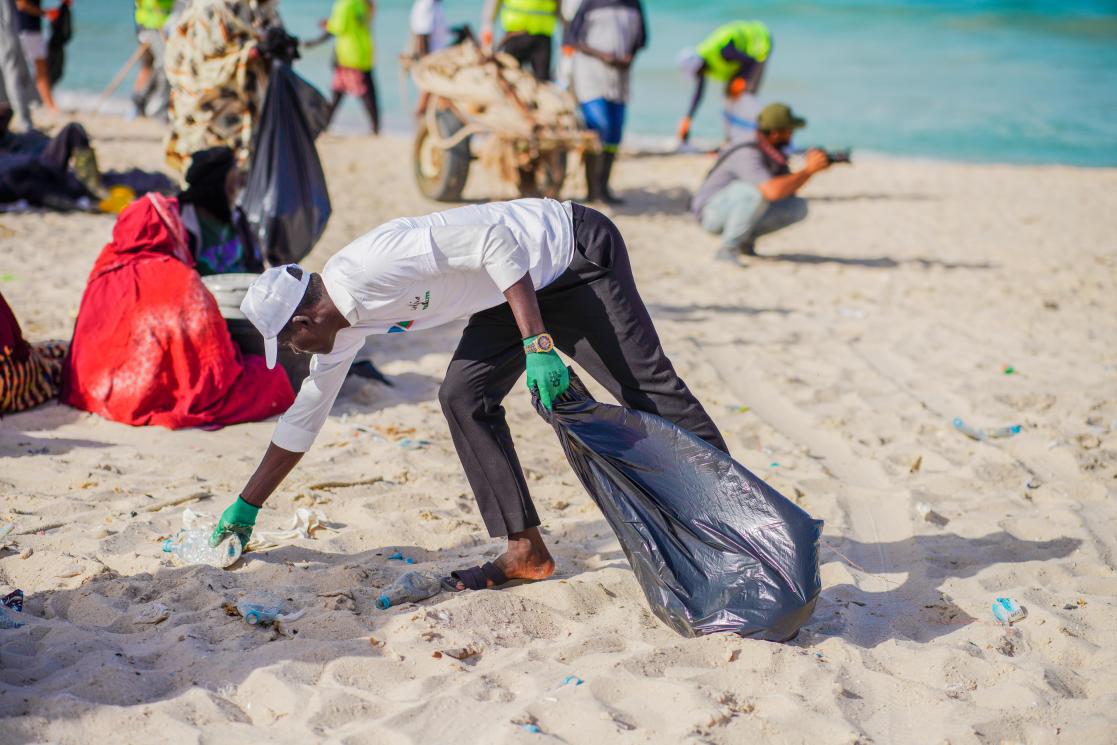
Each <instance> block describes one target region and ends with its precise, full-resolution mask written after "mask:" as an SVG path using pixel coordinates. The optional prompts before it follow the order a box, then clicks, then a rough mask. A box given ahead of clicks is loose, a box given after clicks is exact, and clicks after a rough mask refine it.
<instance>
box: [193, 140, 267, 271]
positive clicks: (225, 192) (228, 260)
mask: <svg viewBox="0 0 1117 745" xmlns="http://www.w3.org/2000/svg"><path fill="white" fill-rule="evenodd" d="M241 185H242V177H241V173H240V171H239V170H238V169H237V168H236V158H235V156H234V154H233V151H232V150H231V149H230V148H227V147H213V148H209V149H208V150H201V151H199V152H196V153H194V155H193V156H192V157H191V159H190V167H189V168H188V169H187V170H186V189H184V190H183V191H182V192H181V193H180V194H179V195H178V205H179V212H180V216H181V217H182V224H183V226H184V227H185V228H186V232H187V235H188V239H189V243H190V252H191V253H192V254H193V255H194V261H195V262H196V267H195V268H196V269H197V270H198V273H199V274H201V275H203V276H205V275H207V274H229V273H234V272H252V273H259V272H262V271H264V262H263V259H262V258H261V255H260V250H259V248H258V246H257V244H256V242H255V241H254V240H253V238H252V235H251V233H250V232H249V231H248V226H247V223H246V222H245V220H244V215H243V214H242V213H241V211H240V208H238V207H237V206H236V199H237V193H238V192H239V191H240V189H241Z"/></svg>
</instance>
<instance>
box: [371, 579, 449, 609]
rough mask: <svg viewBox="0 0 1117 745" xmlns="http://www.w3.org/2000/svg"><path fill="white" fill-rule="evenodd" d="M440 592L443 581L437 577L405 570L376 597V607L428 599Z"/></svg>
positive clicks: (384, 607)
mask: <svg viewBox="0 0 1117 745" xmlns="http://www.w3.org/2000/svg"><path fill="white" fill-rule="evenodd" d="M440 592H442V581H441V580H439V579H438V578H437V577H432V576H431V575H429V574H423V573H422V572H405V573H404V574H401V575H400V576H399V577H397V578H396V581H395V582H393V583H392V584H390V585H388V586H387V587H385V588H384V591H383V592H381V593H380V596H379V597H378V598H376V607H377V608H379V609H380V610H388V609H389V608H392V607H395V606H398V605H403V604H404V603H417V602H419V601H420V600H426V599H427V598H430V597H434V596H435V595H437V594H438V593H440Z"/></svg>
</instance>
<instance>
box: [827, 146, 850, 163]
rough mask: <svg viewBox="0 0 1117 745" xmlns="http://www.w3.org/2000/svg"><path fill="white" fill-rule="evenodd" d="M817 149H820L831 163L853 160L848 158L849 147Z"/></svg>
mask: <svg viewBox="0 0 1117 745" xmlns="http://www.w3.org/2000/svg"><path fill="white" fill-rule="evenodd" d="M819 149H820V150H822V152H823V153H825V154H826V157H827V159H829V161H830V162H831V163H852V162H853V161H852V159H851V158H850V151H849V148H846V149H844V150H827V149H825V148H819Z"/></svg>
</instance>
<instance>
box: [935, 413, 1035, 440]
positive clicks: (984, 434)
mask: <svg viewBox="0 0 1117 745" xmlns="http://www.w3.org/2000/svg"><path fill="white" fill-rule="evenodd" d="M951 424H952V425H953V426H954V429H956V430H958V431H959V432H961V433H962V434H964V435H965V436H966V437H969V438H970V439H973V440H989V439H994V438H999V437H1012V436H1013V435H1018V434H1020V430H1021V429H1022V427H1021V426H1020V425H1019V424H1010V425H1009V426H1007V427H992V428H990V429H976V428H974V427H971V426H970V425H968V424H966V423H965V422H963V421H962V420H961V419H960V418H958V417H954V421H953V422H951Z"/></svg>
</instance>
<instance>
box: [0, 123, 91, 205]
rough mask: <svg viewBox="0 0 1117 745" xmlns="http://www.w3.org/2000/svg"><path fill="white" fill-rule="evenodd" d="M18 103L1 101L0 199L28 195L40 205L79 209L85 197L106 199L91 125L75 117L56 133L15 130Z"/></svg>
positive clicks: (34, 203) (25, 196)
mask: <svg viewBox="0 0 1117 745" xmlns="http://www.w3.org/2000/svg"><path fill="white" fill-rule="evenodd" d="M11 120H12V109H11V107H10V106H9V105H8V104H5V103H0V203H5V202H17V201H19V200H21V199H25V200H27V201H28V202H29V203H30V204H32V205H34V206H36V207H52V208H55V209H75V208H77V207H78V206H79V204H78V203H79V200H81V199H82V198H83V197H84V198H87V199H88V198H94V199H102V198H104V197H105V196H106V195H107V194H108V191H107V190H106V189H105V185H104V183H103V182H102V180H101V172H100V169H99V167H98V166H97V154H96V153H95V152H94V151H93V146H92V144H91V143H90V141H89V135H88V134H86V131H85V129H84V128H83V127H82V126H81V125H80V124H78V123H76V122H71V123H69V124H67V125H65V126H64V127H62V129H60V130H59V131H58V134H56V135H55V136H54V137H48V136H47V135H45V134H43V133H42V132H39V131H38V130H34V129H31V130H28V131H26V132H20V133H16V132H12V131H10V129H9V125H10V124H11Z"/></svg>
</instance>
